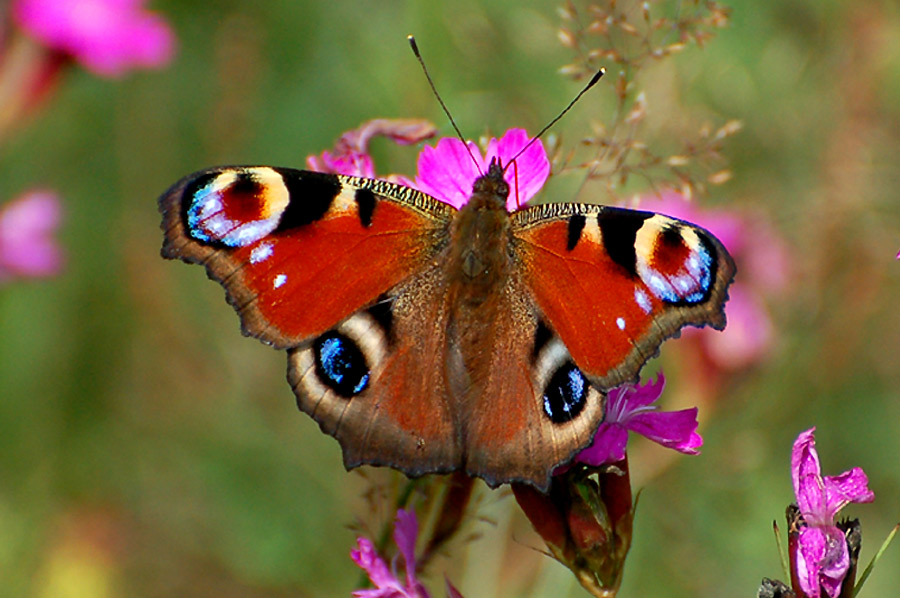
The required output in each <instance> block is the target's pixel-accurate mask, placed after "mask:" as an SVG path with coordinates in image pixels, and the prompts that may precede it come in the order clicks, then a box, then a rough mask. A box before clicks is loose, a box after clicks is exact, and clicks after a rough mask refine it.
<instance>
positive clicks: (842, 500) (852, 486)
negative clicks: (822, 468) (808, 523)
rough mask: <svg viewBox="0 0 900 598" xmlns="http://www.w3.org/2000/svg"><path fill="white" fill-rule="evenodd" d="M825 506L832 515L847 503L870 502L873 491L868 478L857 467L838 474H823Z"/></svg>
mask: <svg viewBox="0 0 900 598" xmlns="http://www.w3.org/2000/svg"><path fill="white" fill-rule="evenodd" d="M824 484H825V508H826V510H827V511H828V512H830V513H832V516H834V515H837V513H838V511H840V510H841V509H843V508H844V507H845V506H847V505H848V504H850V503H852V502H855V503H865V502H872V501H873V500H875V493H874V492H872V491H871V490H869V478H868V476H866V472H864V471H863V470H862V469H861V468H859V467H854V468H853V469H851V470H850V471H845V472H844V473H842V474H841V475H838V476H825V479H824Z"/></svg>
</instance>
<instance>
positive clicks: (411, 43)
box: [406, 35, 584, 172]
mask: <svg viewBox="0 0 900 598" xmlns="http://www.w3.org/2000/svg"><path fill="white" fill-rule="evenodd" d="M406 39H407V40H408V41H409V47H410V48H412V51H413V54H415V55H416V59H417V60H418V61H419V64H420V65H422V72H424V73H425V78H426V79H428V85H430V86H431V92H432V93H433V94H434V97H436V98H437V101H438V104H440V105H441V108H443V110H444V114H446V115H447V118H449V119H450V124H451V125H453V130H454V131H456V136H457V137H459V140H460V141H462V142H463V145H464V146H465V147H466V151H467V152H469V157H470V158H472V162H474V163H475V167H476V168H477V169H478V171H479V172H481V165H480V164H479V163H478V160H476V159H475V156H474V155H473V154H472V149H471V148H470V147H469V144H468V143H466V138H465V137H463V134H462V133H461V132H460V130H459V127H457V126H456V121H455V120H453V116H452V115H451V114H450V110H448V109H447V105H446V104H444V100H443V99H442V98H441V94H439V93H438V90H437V87H435V86H434V81H433V80H432V79H431V75H430V74H429V73H428V68H427V67H426V66H425V61H424V60H422V54H420V53H419V46H418V44H416V38H415V37H413V36H412V35H407V36H406ZM582 93H584V92H582ZM579 95H581V94H579ZM573 103H574V102H573ZM566 110H568V108H566ZM563 112H565V111H563ZM560 116H562V115H560ZM557 120H558V119H557ZM554 122H556V121H554Z"/></svg>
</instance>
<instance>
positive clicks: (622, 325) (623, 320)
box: [616, 318, 625, 330]
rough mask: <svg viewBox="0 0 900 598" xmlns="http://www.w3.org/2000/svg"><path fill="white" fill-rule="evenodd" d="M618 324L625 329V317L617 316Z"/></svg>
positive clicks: (620, 328) (621, 328)
mask: <svg viewBox="0 0 900 598" xmlns="http://www.w3.org/2000/svg"><path fill="white" fill-rule="evenodd" d="M616 326H618V327H619V330H625V318H616Z"/></svg>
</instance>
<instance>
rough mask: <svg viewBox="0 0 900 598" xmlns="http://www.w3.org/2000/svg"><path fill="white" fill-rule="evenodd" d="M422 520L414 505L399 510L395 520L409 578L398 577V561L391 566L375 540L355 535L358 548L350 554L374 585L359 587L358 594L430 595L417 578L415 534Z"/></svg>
mask: <svg viewBox="0 0 900 598" xmlns="http://www.w3.org/2000/svg"><path fill="white" fill-rule="evenodd" d="M418 533H419V523H418V521H416V514H415V512H414V511H413V510H412V509H409V510H404V509H400V510H399V511H397V519H396V521H395V523H394V543H395V544H396V545H397V549H398V550H399V551H400V555H401V556H402V557H403V568H404V570H405V572H406V579H405V580H404V581H400V579H398V577H397V571H396V564H397V563H396V561H395V562H394V563H392V567H391V568H388V566H387V563H385V562H384V559H382V558H381V557H380V556H379V555H378V553H377V552H376V551H375V546H374V545H373V544H372V541H371V540H369V539H368V538H366V537H362V536H361V537H359V538H357V539H356V548H355V549H353V550H351V551H350V558H352V559H353V561H354V562H355V563H356V564H357V565H359V566H360V567H361V568H362V569H364V570H365V572H366V573H368V575H369V579H370V580H371V581H372V585H374V586H375V588H373V589H367V590H356V591H355V592H353V596H354V597H355V598H428V591H427V590H426V589H425V587H424V586H423V585H422V584H421V583H420V582H419V580H417V579H416V554H415V553H416V536H417V535H418Z"/></svg>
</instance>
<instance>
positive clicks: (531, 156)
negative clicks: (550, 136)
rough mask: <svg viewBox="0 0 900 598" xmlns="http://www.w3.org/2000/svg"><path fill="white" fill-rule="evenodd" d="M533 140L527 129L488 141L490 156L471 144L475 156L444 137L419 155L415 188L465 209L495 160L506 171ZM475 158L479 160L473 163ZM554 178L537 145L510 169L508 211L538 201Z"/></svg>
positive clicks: (540, 145) (539, 145) (548, 162)
mask: <svg viewBox="0 0 900 598" xmlns="http://www.w3.org/2000/svg"><path fill="white" fill-rule="evenodd" d="M530 140H531V138H530V137H529V136H528V133H527V132H526V131H525V129H509V130H508V131H507V132H506V133H505V134H504V135H503V137H501V138H500V139H493V138H492V139H491V140H490V141H488V145H487V152H485V155H484V156H483V157H482V155H481V150H480V149H478V146H477V145H475V143H473V142H471V141H469V142H468V146H469V150H471V152H472V154H471V156H470V155H469V152H468V151H467V150H466V146H465V145H463V142H462V141H460V140H459V139H457V138H455V137H444V138H443V139H441V140H440V141H438V143H437V145H436V146H435V147H429V146H425V147H424V148H422V152H421V153H420V154H419V163H418V174H417V176H416V183H415V187H416V188H417V189H419V190H420V191H422V192H424V193H428V194H429V195H433V196H434V197H436V198H437V199H439V200H441V201H443V202H445V203H448V204H450V205H452V206H453V207H455V208H461V207H462V206H463V205H464V204H465V203H466V202H467V201H469V198H470V197H471V196H472V185H473V184H474V183H475V179H477V178H478V177H479V176H481V175H482V174H483V173H486V172H487V171H488V166H489V165H490V163H491V161H492V160H494V159H495V158H498V159H499V160H500V164H501V165H502V166H503V167H504V168H506V165H507V164H508V163H509V161H510V160H511V159H512V158H514V157H515V156H516V154H517V153H518V152H519V151H520V150H521V149H522V148H523V147H525V144H527V143H528V142H529V141H530ZM472 157H474V158H475V160H474V161H473V160H472ZM549 175H550V160H548V159H547V152H546V151H545V150H544V145H543V144H542V143H541V142H540V141H536V142H535V143H533V144H532V145H531V147H529V148H528V150H526V151H525V153H524V154H522V155H521V156H519V157H518V158H516V163H515V164H513V165H511V166H510V167H509V168H507V169H506V172H505V173H504V178H505V179H506V182H507V183H509V188H510V190H511V191H510V194H509V198H508V199H507V200H506V209H507V211H509V212H514V211H516V210H518V209H519V208H520V207H522V206H523V205H525V204H526V203H527V202H528V200H529V199H531V198H532V197H534V196H535V195H536V194H537V192H538V191H540V189H541V187H543V186H544V183H545V182H546V180H547V177H548V176H549Z"/></svg>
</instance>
